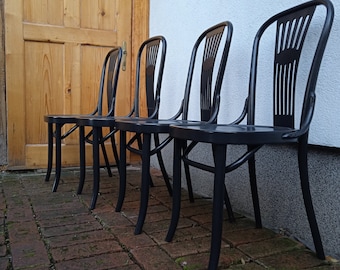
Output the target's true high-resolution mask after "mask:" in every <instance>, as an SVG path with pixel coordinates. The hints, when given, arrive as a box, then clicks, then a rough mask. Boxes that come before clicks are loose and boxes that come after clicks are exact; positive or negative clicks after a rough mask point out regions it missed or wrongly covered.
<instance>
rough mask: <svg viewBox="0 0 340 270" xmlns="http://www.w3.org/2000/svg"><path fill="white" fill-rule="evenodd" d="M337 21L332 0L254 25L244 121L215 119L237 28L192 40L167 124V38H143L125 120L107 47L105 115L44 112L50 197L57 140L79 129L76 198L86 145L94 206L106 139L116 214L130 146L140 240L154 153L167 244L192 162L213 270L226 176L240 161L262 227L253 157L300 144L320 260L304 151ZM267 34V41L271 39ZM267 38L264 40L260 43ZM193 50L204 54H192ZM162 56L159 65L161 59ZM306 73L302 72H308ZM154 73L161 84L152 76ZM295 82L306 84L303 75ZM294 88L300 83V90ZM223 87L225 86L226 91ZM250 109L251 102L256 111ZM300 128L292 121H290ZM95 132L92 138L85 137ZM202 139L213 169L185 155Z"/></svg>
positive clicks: (223, 27) (116, 57)
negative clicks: (206, 208)
mask: <svg viewBox="0 0 340 270" xmlns="http://www.w3.org/2000/svg"><path fill="white" fill-rule="evenodd" d="M317 9H322V10H323V13H322V14H324V18H323V19H320V16H318V18H317V20H316V21H317V22H316V23H318V24H319V25H320V26H321V31H319V36H318V37H316V35H315V33H314V32H315V29H313V28H311V27H310V25H312V23H311V22H312V20H313V15H314V14H315V13H317V12H316V10H317ZM318 14H319V13H318ZM333 17H334V9H333V5H332V3H331V2H330V1H329V0H313V1H309V2H306V3H304V4H301V5H298V6H295V7H293V8H291V9H288V10H285V11H283V12H281V13H279V14H276V15H274V16H272V17H271V18H270V19H268V20H267V21H266V22H265V23H264V24H263V25H262V26H261V27H260V29H259V30H258V32H257V34H256V36H255V39H254V42H253V51H252V57H251V63H250V78H249V89H248V96H247V99H246V101H245V105H244V108H243V109H242V108H241V109H240V111H242V113H241V115H240V117H238V118H237V119H236V120H235V121H233V122H232V123H230V124H218V123H217V116H218V115H219V107H220V106H219V105H220V93H221V88H222V82H223V78H224V75H225V69H226V64H227V58H228V53H229V48H230V44H231V38H232V32H233V27H232V24H231V23H230V22H228V21H226V22H222V23H220V24H217V25H215V26H213V27H211V28H209V29H207V30H206V31H204V32H203V33H202V34H201V35H200V36H199V38H198V39H197V41H196V43H195V44H194V47H193V50H192V54H191V58H190V63H189V69H188V75H187V81H186V85H185V89H184V97H183V99H182V101H181V104H180V106H179V110H178V113H176V114H175V115H174V116H173V117H171V118H169V119H159V117H158V114H159V107H160V92H161V83H162V76H163V69H164V61H165V54H166V41H165V39H164V38H163V37H155V38H151V39H149V40H147V41H145V42H144V43H143V44H142V46H141V47H140V50H139V52H138V57H137V65H136V72H137V73H136V90H135V98H134V104H133V108H132V110H131V113H130V114H129V115H127V116H115V115H114V108H115V93H116V87H117V80H118V73H119V65H120V58H121V51H120V49H114V50H112V51H111V52H110V53H109V54H108V56H107V57H106V59H105V62H104V67H103V74H104V75H105V69H108V70H109V71H108V72H107V73H108V74H110V75H111V76H112V77H111V76H109V77H111V78H108V79H107V80H108V82H107V88H108V91H107V93H108V96H109V97H110V99H109V102H108V103H109V104H108V107H109V114H108V115H105V116H103V115H102V113H101V106H102V104H101V103H102V102H101V100H100V101H99V102H98V107H97V109H96V110H95V112H94V113H93V114H91V115H86V116H84V115H78V116H57V115H54V116H51V115H49V116H45V121H46V122H48V130H49V163H48V164H49V166H48V172H47V175H46V180H48V179H49V177H50V172H51V167H52V161H51V160H50V159H52V149H53V147H52V146H53V136H54V137H55V139H56V161H57V162H56V176H55V181H54V186H53V191H55V190H56V188H57V186H58V182H59V178H60V168H61V163H60V156H61V150H60V149H61V148H60V144H61V140H62V139H63V138H64V137H65V136H67V135H68V134H69V133H71V132H73V131H74V130H75V129H77V128H79V131H80V132H79V135H80V136H79V138H80V167H81V177H80V182H79V188H78V192H79V193H80V192H81V190H82V187H83V184H84V177H85V159H84V156H85V142H86V141H87V142H90V143H92V144H93V170H94V179H93V185H94V187H93V197H92V203H91V208H94V207H95V203H96V199H97V194H98V191H99V182H100V180H99V177H100V174H99V147H100V146H99V145H101V147H102V150H103V153H104V157H105V156H106V152H105V146H104V141H105V140H107V139H109V138H110V139H111V142H112V148H113V152H114V156H115V159H116V163H117V165H118V171H119V175H120V190H119V198H118V203H117V206H116V211H120V210H121V208H122V205H123V200H124V196H125V188H126V152H127V150H130V151H132V152H134V153H137V154H139V155H141V159H142V175H141V202H140V209H139V216H138V221H137V225H136V228H135V234H139V233H141V232H142V229H143V224H144V220H145V216H146V211H147V205H148V198H149V187H150V186H152V179H151V175H150V157H151V156H152V155H154V154H155V155H157V158H158V161H159V164H160V168H161V171H162V174H163V177H164V180H165V183H166V185H167V187H168V190H169V193H170V195H173V207H172V218H171V223H170V226H169V231H168V234H167V236H166V240H167V241H171V240H172V238H173V236H174V234H175V231H176V227H177V223H178V220H179V216H180V205H181V166H182V164H183V165H184V171H185V175H186V181H187V187H188V191H189V197H190V200H191V201H194V197H193V191H192V184H191V182H192V181H191V177H190V166H193V167H196V168H199V169H202V170H205V171H208V172H211V173H213V174H214V179H213V180H214V182H213V184H214V189H213V216H212V237H211V252H210V260H209V269H217V266H218V261H219V255H220V247H221V234H222V222H223V203H225V206H226V209H227V212H228V215H229V219H230V220H231V221H234V217H233V212H232V208H231V203H230V201H229V198H228V193H227V189H226V186H225V175H226V173H228V172H231V171H233V170H235V169H237V168H238V167H240V166H241V165H242V164H244V163H246V162H247V163H248V166H249V175H250V186H251V194H252V200H253V206H254V214H255V220H256V227H258V228H261V227H262V221H261V214H260V204H259V196H258V192H257V179H256V173H255V153H256V152H257V151H258V150H259V149H261V147H262V146H264V145H267V144H291V143H296V144H297V145H298V148H297V149H298V166H299V172H300V182H301V189H302V195H303V199H304V204H305V208H306V213H307V217H308V221H309V224H310V228H311V233H312V237H313V240H314V245H315V250H316V253H317V256H318V257H319V258H320V259H324V258H325V254H324V251H323V245H322V241H321V236H320V232H319V229H318V225H317V221H316V217H315V213H314V208H313V203H312V197H311V193H310V188H309V179H308V163H307V146H308V133H309V127H310V124H311V121H312V116H313V111H314V108H315V97H316V94H315V88H316V82H317V78H318V73H319V69H320V64H321V60H322V58H323V53H324V50H325V47H326V43H327V40H328V36H329V33H330V30H331V27H332V22H333ZM273 29H274V31H273ZM310 31H314V32H313V35H312V36H313V38H312V39H313V42H314V41H315V44H316V46H315V50H314V52H313V55H312V56H310V55H308V54H307V53H305V51H304V50H305V49H304V48H305V47H306V46H307V47H310V46H311V45H310V44H309V43H307V42H306V40H307V39H306V36H308V34H309V32H310ZM268 35H269V36H271V37H272V38H268ZM264 36H266V38H265V39H264V40H262V39H263V38H262V37H264ZM268 42H270V46H272V47H273V51H272V52H271V55H272V56H273V57H272V59H273V62H272V64H271V65H272V68H273V71H272V73H271V74H269V75H271V76H267V78H268V79H270V82H271V83H272V88H271V89H259V87H257V85H258V84H257V75H258V66H259V65H260V60H261V58H260V57H259V55H260V54H261V53H263V50H261V48H262V47H263V48H266V49H265V54H268V49H267V48H268V47H269V46H267V45H268V44H267V43H268ZM308 42H311V40H310V39H309V40H308ZM160 47H161V49H160ZM145 48H146V53H145V56H143V57H145V58H144V59H145V74H144V75H145V77H146V79H145V83H146V84H145V86H144V88H145V91H144V93H145V100H146V102H147V114H146V115H142V114H141V113H140V96H141V94H142V93H141V92H142V91H140V89H142V88H143V87H141V85H140V75H141V73H142V72H141V61H142V60H141V59H142V55H143V53H142V52H143V50H144V49H145ZM198 54H201V55H200V56H199V57H197V56H198ZM158 55H160V56H158ZM159 57H160V59H158V58H159ZM304 57H307V58H309V59H312V61H306V60H305V59H304ZM111 58H112V59H111ZM306 65H308V66H306ZM156 67H157V69H156ZM300 69H303V70H304V72H299V71H300ZM196 70H198V73H199V75H198V76H196V75H197V74H196V73H197V71H196ZM306 70H307V72H305V71H306ZM195 71H196V73H195ZM214 71H215V73H214ZM103 74H102V79H101V88H100V93H101V94H100V95H99V97H100V99H101V97H102V94H103V80H104V77H105V76H104V75H103ZM156 74H157V80H155V77H156ZM195 74H196V75H195ZM301 77H305V78H304V79H302V78H301ZM197 78H199V79H197ZM234 79H237V78H234ZM193 82H194V83H193ZM297 82H299V83H298V84H297ZM301 82H304V85H301ZM197 85H198V86H197ZM226 85H227V84H226ZM226 88H228V87H227V86H226ZM261 91H262V93H261ZM263 91H264V92H263ZM193 95H196V96H197V97H198V96H199V98H198V100H199V104H198V106H197V105H192V104H191V103H192V102H191V101H192V100H193V98H190V97H191V96H193ZM296 95H299V96H301V95H302V97H303V98H301V100H302V101H301V104H297V103H298V102H297V101H298V100H300V99H297V98H296ZM262 97H265V98H267V99H269V102H263V101H260V100H259V99H260V98H262ZM255 104H257V105H256V106H255ZM263 104H266V106H267V105H268V104H269V108H265V109H264V108H261V106H263ZM189 107H193V108H199V112H200V113H198V114H197V119H191V117H190V119H189ZM255 108H256V109H258V108H260V109H261V110H262V111H263V110H265V111H266V112H267V113H268V114H269V113H270V114H271V115H272V123H271V124H269V125H258V124H257V122H256V120H257V118H256V114H255V112H256V110H255ZM296 112H300V115H299V117H298V115H296ZM297 119H298V120H297ZM296 122H298V123H297V124H296ZM66 123H73V124H74V126H73V128H72V129H71V130H69V131H68V132H67V133H66V134H64V135H61V127H62V126H63V125H64V124H66ZM53 125H54V126H55V130H53ZM85 126H90V127H91V128H92V129H91V131H90V133H88V134H87V135H85V132H84V127H85ZM103 127H109V128H110V133H109V134H106V135H105V136H104V135H103V132H102V128H103ZM118 130H119V131H120V155H119V159H118V154H117V149H116V145H115V138H114V134H115V132H116V131H118ZM127 132H132V133H133V136H132V138H131V139H130V140H128V141H127V136H126V133H127ZM162 134H163V135H164V136H162V140H160V138H161V136H160V135H162ZM91 136H92V139H91V140H90V137H91ZM152 137H153V138H154V144H153V145H152V143H151V138H152ZM172 140H173V141H174V153H173V190H172V187H171V183H170V180H169V176H168V174H167V171H166V169H165V167H164V163H163V159H162V155H161V150H162V149H163V148H164V147H165V146H166V145H167V144H168V143H169V142H170V141H172ZM199 143H206V144H210V145H211V147H212V153H213V161H214V165H213V166H211V165H207V164H203V163H200V162H198V161H196V160H195V158H194V155H192V154H191V153H192V151H193V149H195V148H196V147H197V145H198V144H199ZM227 145H245V146H246V148H247V151H245V153H244V154H243V155H242V156H240V157H239V158H236V159H235V161H233V162H231V163H230V164H227V165H226V151H227ZM135 146H136V147H135ZM106 167H107V169H108V172H109V173H110V165H109V162H108V161H107V159H106Z"/></svg>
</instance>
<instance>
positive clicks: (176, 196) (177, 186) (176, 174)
mask: <svg viewBox="0 0 340 270" xmlns="http://www.w3.org/2000/svg"><path fill="white" fill-rule="evenodd" d="M183 145H184V144H183V141H181V140H179V139H174V154H173V179H172V182H173V194H172V212H171V222H170V226H169V229H168V233H167V235H166V238H165V240H166V241H168V242H170V241H171V240H172V238H173V237H174V234H175V231H176V228H177V225H178V220H179V214H180V210H181V152H182V148H183Z"/></svg>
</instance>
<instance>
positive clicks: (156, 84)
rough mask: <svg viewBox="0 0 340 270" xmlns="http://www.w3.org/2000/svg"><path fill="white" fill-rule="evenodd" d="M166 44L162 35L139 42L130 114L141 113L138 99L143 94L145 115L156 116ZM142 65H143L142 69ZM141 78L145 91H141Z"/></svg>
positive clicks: (138, 114) (137, 115) (137, 114)
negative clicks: (133, 95) (145, 108)
mask: <svg viewBox="0 0 340 270" xmlns="http://www.w3.org/2000/svg"><path fill="white" fill-rule="evenodd" d="M166 46H167V43H166V40H165V38H164V37H163V36H155V37H152V38H149V39H147V40H145V41H144V42H143V43H142V44H141V46H140V48H139V50H138V54H137V62H136V82H135V97H134V104H133V108H132V111H131V113H130V115H134V116H136V117H139V116H141V115H142V110H143V108H142V106H141V100H140V99H141V97H142V96H143V98H144V99H145V101H146V107H147V116H148V117H158V111H159V103H160V93H161V85H162V78H163V71H164V63H165V56H166ZM142 65H145V69H144V70H143V69H142V67H141V66H142ZM142 72H143V73H142ZM143 80H145V85H144V89H145V91H144V92H143V93H142V92H141V89H143V88H142V86H141V82H143Z"/></svg>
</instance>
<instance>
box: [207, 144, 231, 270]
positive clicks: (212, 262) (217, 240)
mask: <svg viewBox="0 0 340 270" xmlns="http://www.w3.org/2000/svg"><path fill="white" fill-rule="evenodd" d="M213 148H214V153H215V155H216V159H215V173H214V197H213V214H212V225H211V244H210V259H209V268H208V269H211V270H213V269H217V266H218V260H219V257H220V251H221V239H222V222H223V201H224V177H225V169H224V168H225V162H226V150H227V147H226V145H213Z"/></svg>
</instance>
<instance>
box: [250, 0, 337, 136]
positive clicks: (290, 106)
mask: <svg viewBox="0 0 340 270" xmlns="http://www.w3.org/2000/svg"><path fill="white" fill-rule="evenodd" d="M322 6H324V7H325V9H324V11H321V10H320V13H318V14H321V13H322V14H324V15H322V16H318V17H317V18H316V19H317V22H318V23H319V22H321V26H322V29H321V31H320V30H318V29H316V28H317V27H313V28H312V27H310V26H311V25H312V24H311V21H312V18H313V15H315V14H316V10H317V8H318V9H322V8H321V7H322ZM333 17H334V10H333V5H332V3H331V2H330V1H328V0H314V1H310V2H306V3H304V4H301V5H298V6H296V7H293V8H291V9H288V10H286V11H283V12H281V13H279V14H277V15H275V16H273V17H271V18H270V19H269V20H267V21H266V22H265V23H264V24H263V25H262V26H261V27H260V29H259V30H258V32H257V34H256V36H255V39H254V43H253V52H252V60H251V69H250V82H249V94H248V111H247V113H248V115H247V123H248V124H254V122H255V99H256V98H255V92H256V83H257V82H256V79H257V72H258V58H259V47H260V41H261V37H263V36H264V35H263V34H264V33H265V32H266V30H267V29H269V27H270V26H272V25H275V24H276V31H275V33H276V34H275V37H273V39H272V40H273V41H274V42H275V51H274V57H273V59H274V63H273V79H272V80H273V93H272V94H269V93H268V92H267V93H268V96H270V97H271V98H272V99H273V103H272V104H273V108H272V111H273V122H274V125H275V126H284V127H290V128H297V127H296V126H295V123H294V122H295V121H294V119H295V111H296V103H297V102H296V92H297V91H296V90H297V89H296V88H297V81H298V80H299V78H298V77H299V75H300V74H301V75H303V74H307V75H305V76H304V77H305V80H304V81H305V82H306V83H305V86H304V87H305V88H304V89H302V91H303V93H302V98H301V100H303V104H301V107H300V109H301V117H300V127H299V128H300V129H301V130H304V132H307V131H308V129H309V125H310V122H311V119H312V115H313V110H314V102H315V86H316V81H317V77H318V73H319V68H320V64H321V60H322V57H323V53H324V50H325V46H326V43H327V40H328V36H329V33H330V30H331V26H332V22H333ZM313 25H314V23H313ZM313 29H314V30H313ZM267 32H268V31H267ZM309 32H313V35H311V36H310V38H309V39H308V41H310V40H311V39H312V40H313V42H314V40H315V39H316V38H317V40H315V41H316V42H315V44H316V46H315V50H314V51H313V53H314V55H313V56H312V58H311V56H310V55H308V54H303V53H301V52H302V50H303V48H305V47H310V46H311V44H309V43H308V42H306V40H307V39H306V36H307V33H309ZM315 32H319V33H320V34H319V36H317V35H316V33H315ZM305 55H306V57H308V58H309V59H312V61H310V60H309V61H308V59H305V58H303V56H305ZM301 56H302V57H301ZM302 65H304V66H303V70H307V73H304V72H300V73H299V72H298V71H299V68H302ZM306 65H307V66H306ZM302 81H303V80H302ZM299 86H300V84H299ZM270 103H271V102H270ZM266 111H267V112H269V110H266ZM297 129H298V128H297Z"/></svg>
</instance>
